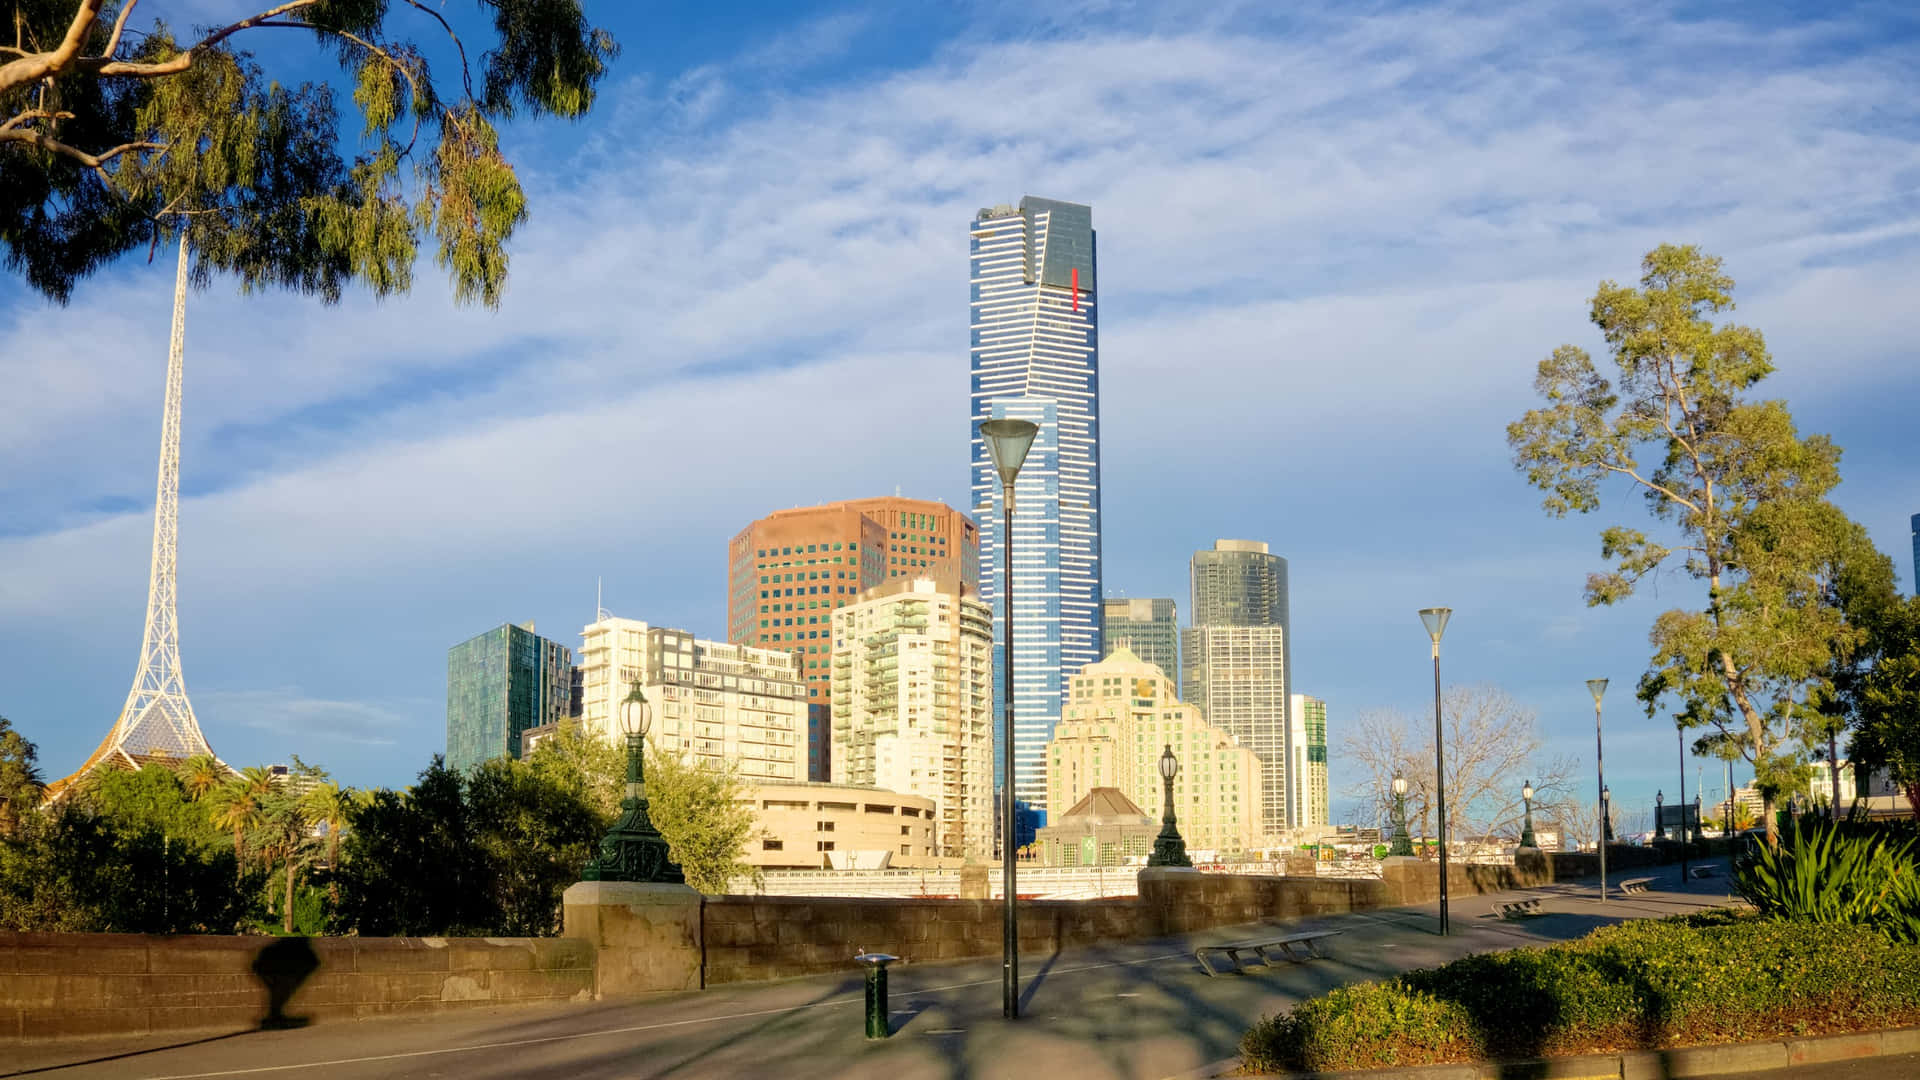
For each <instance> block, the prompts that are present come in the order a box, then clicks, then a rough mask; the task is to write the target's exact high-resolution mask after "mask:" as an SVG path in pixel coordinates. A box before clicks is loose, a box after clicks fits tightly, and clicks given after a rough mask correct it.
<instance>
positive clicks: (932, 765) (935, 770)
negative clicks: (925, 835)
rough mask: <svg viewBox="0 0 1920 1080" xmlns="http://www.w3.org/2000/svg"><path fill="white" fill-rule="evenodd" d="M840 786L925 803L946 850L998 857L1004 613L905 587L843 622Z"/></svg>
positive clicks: (922, 587)
mask: <svg viewBox="0 0 1920 1080" xmlns="http://www.w3.org/2000/svg"><path fill="white" fill-rule="evenodd" d="M831 760H832V770H833V782H834V783H836V784H866V785H872V786H875V787H879V788H883V789H886V790H888V791H897V792H900V793H902V794H909V795H921V796H925V797H926V798H928V799H931V800H933V802H934V805H935V813H936V819H935V820H936V822H937V826H936V828H935V840H936V850H937V851H938V853H939V854H940V855H942V856H945V857H951V858H963V857H966V856H970V855H971V856H978V857H982V858H985V857H989V856H991V855H992V853H993V612H992V611H991V610H989V609H988V608H987V606H986V605H985V604H983V603H981V602H979V601H978V600H975V599H973V598H972V596H971V593H970V592H962V591H960V590H958V589H956V588H955V587H954V585H953V584H951V583H949V582H943V581H936V580H934V579H931V578H901V579H898V580H895V581H890V582H888V583H886V584H884V585H880V586H877V587H875V588H872V589H868V590H867V591H865V592H863V593H861V594H860V596H859V597H858V598H856V599H855V600H854V602H853V603H851V604H849V605H848V606H846V607H843V608H841V609H839V610H837V611H835V612H834V613H833V751H832V757H831Z"/></svg>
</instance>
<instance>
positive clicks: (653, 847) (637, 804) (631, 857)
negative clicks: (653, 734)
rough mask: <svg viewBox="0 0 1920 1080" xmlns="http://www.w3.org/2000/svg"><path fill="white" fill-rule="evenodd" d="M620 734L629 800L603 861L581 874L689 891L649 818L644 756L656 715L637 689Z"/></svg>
mask: <svg viewBox="0 0 1920 1080" xmlns="http://www.w3.org/2000/svg"><path fill="white" fill-rule="evenodd" d="M619 716H620V730H621V731H622V732H623V733H625V735H626V736H627V795H626V798H624V799H622V800H621V801H620V810H621V814H620V820H618V821H616V822H614V823H613V828H611V829H608V830H607V835H606V836H604V837H602V838H601V840H600V855H599V857H598V858H595V859H593V860H591V861H589V862H588V863H587V865H586V866H585V867H584V868H582V869H581V871H580V877H581V879H582V880H585V881H646V882H655V883H670V884H675V885H684V884H686V881H687V876H686V874H684V873H682V872H681V870H680V865H679V864H678V863H676V862H674V861H673V859H672V858H671V857H670V855H669V854H668V850H667V841H666V838H665V837H662V836H661V835H660V830H658V829H656V828H654V827H653V822H652V820H651V819H649V818H648V817H647V789H646V773H645V766H644V764H643V758H642V751H643V750H644V749H645V746H646V739H647V727H648V724H649V722H650V721H651V719H652V710H651V709H649V708H648V706H647V696H646V695H645V694H643V693H641V692H640V687H639V685H638V684H635V685H634V687H633V689H632V691H631V692H629V693H628V694H627V697H626V700H625V701H622V702H621V703H620V713H619Z"/></svg>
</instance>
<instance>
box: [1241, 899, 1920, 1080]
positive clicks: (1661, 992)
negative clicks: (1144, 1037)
mask: <svg viewBox="0 0 1920 1080" xmlns="http://www.w3.org/2000/svg"><path fill="white" fill-rule="evenodd" d="M1916 1020H1920V945H1911V944H1901V943H1896V942H1892V941H1889V940H1887V939H1886V938H1885V937H1883V936H1881V935H1879V934H1876V933H1873V932H1871V931H1868V930H1864V929H1861V928H1857V927H1845V926H1818V925H1811V924H1807V923H1792V922H1774V921H1768V920H1762V919H1757V918H1751V917H1741V916H1734V915H1731V914H1728V913H1724V912H1716V913H1709V914H1706V915H1692V916H1681V917H1677V918H1672V919H1662V920H1658V921H1653V920H1643V921H1638V922H1632V923H1624V924H1622V925H1619V926H1611V927H1607V928H1605V929H1602V930H1596V931H1594V932H1593V933H1591V934H1589V935H1587V936H1586V937H1584V938H1581V939H1580V940H1578V941H1572V942H1567V943H1565V944H1561V945H1553V946H1548V947H1544V948H1540V947H1536V948H1524V949H1515V950H1513V951H1510V952H1500V953H1482V954H1479V955H1475V956H1469V957H1466V958H1465V959H1462V960H1457V961H1455V962H1453V963H1451V964H1448V965H1446V966H1445V967H1441V968H1434V969H1430V970H1424V971H1413V972H1408V973H1407V974H1405V975H1402V976H1401V977H1399V978H1397V979H1394V980H1391V981H1389V982H1384V983H1362V984H1358V985H1354V986H1348V987H1343V988H1341V989H1338V990H1335V991H1333V992H1331V993H1329V994H1326V995H1323V996H1321V997H1317V998H1314V999H1312V1000H1310V1001H1306V1002H1303V1003H1301V1004H1300V1005H1299V1006H1297V1007H1295V1008H1294V1010H1293V1011H1292V1012H1291V1013H1288V1014H1286V1015H1282V1016H1271V1017H1267V1018H1265V1019H1263V1020H1261V1021H1260V1022H1259V1023H1258V1024H1255V1025H1254V1026H1253V1028H1252V1029H1251V1030H1249V1031H1248V1032H1247V1033H1246V1035H1245V1036H1244V1037H1243V1038H1242V1039H1241V1041H1240V1053H1241V1060H1242V1064H1243V1065H1244V1066H1245V1068H1246V1069H1247V1071H1249V1072H1276V1071H1282V1070H1288V1069H1302V1070H1309V1069H1318V1070H1329V1071H1332V1070H1341V1069H1369V1068H1381V1067H1389V1066H1397V1065H1427V1064H1440V1063H1447V1062H1461V1061H1484V1060H1516V1059H1525V1058H1534V1057H1543V1056H1555V1055H1561V1054H1582V1053H1595V1052H1600V1051H1608V1050H1623V1049H1652V1048H1658V1047H1666V1046H1685V1045H1695V1044H1700V1043H1726V1042H1744V1041H1749V1040H1756V1039H1770V1038H1781V1037H1797V1036H1802V1035H1809V1034H1823V1033H1827V1032H1834V1031H1856V1030H1863V1029H1868V1028H1877V1027H1888V1026H1896V1025H1903V1024H1909V1023H1913V1022H1915V1021H1916Z"/></svg>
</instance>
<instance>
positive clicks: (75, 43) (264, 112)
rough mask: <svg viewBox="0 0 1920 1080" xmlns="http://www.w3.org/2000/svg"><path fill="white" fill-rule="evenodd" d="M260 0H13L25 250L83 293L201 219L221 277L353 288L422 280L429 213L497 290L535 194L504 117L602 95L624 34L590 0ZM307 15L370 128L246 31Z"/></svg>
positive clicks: (3, 224)
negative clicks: (208, 4) (187, 17)
mask: <svg viewBox="0 0 1920 1080" xmlns="http://www.w3.org/2000/svg"><path fill="white" fill-rule="evenodd" d="M261 3H262V7H261V8H260V10H257V11H255V12H253V13H251V14H248V15H246V16H245V17H243V18H239V19H235V20H234V21H232V22H228V23H226V24H224V25H218V26H212V27H207V28H204V29H197V30H195V31H194V32H192V33H190V34H184V35H177V34H176V31H175V28H174V27H172V26H169V25H168V24H167V23H166V22H165V21H163V20H161V19H159V18H154V19H151V20H145V21H144V22H143V19H142V16H145V15H148V14H150V13H152V12H153V11H154V10H155V9H157V8H160V7H162V6H163V5H161V4H157V3H148V4H144V5H143V4H142V2H141V0H13V2H12V3H11V4H8V5H6V6H5V7H0V11H4V12H5V14H6V15H7V16H8V18H7V19H6V21H5V24H4V25H0V248H4V249H5V253H6V265H7V267H8V269H9V270H10V271H12V272H15V273H18V274H19V275H21V276H22V277H23V278H24V279H25V280H26V281H27V283H28V284H29V285H30V286H32V287H33V288H34V289H36V290H38V291H39V292H41V293H42V294H44V295H46V296H47V297H49V298H51V299H53V300H56V301H59V302H61V303H64V302H66V301H67V300H68V299H69V298H70V297H71V296H72V293H73V290H74V287H75V285H76V283H77V282H79V281H80V280H81V279H82V278H84V277H86V276H87V275H88V274H90V273H92V272H94V271H96V270H98V269H100V268H101V267H102V266H104V265H106V264H108V263H109V262H111V261H112V260H114V259H115V258H118V257H119V256H121V255H124V254H126V253H128V252H130V251H133V250H136V249H140V248H147V249H149V250H150V249H151V248H152V247H153V246H156V245H157V244H159V243H160V242H161V241H163V240H171V239H175V238H177V237H178V235H179V234H180V233H181V232H182V231H184V232H185V233H186V234H187V235H186V241H187V242H188V244H189V246H190V247H191V248H192V250H193V252H194V254H195V257H196V259H195V264H194V270H193V275H194V278H195V281H196V283H198V284H200V285H202V286H204V285H205V284H206V283H207V282H208V281H209V280H210V278H211V275H212V273H213V272H214V271H216V270H218V271H223V272H226V273H230V274H233V275H234V276H236V277H237V278H238V279H239V281H240V284H241V287H242V288H243V289H247V290H253V289H264V288H288V289H294V290H297V291H300V292H303V293H308V294H315V295H318V296H320V297H321V298H323V299H324V300H326V301H328V302H333V301H337V300H338V299H339V298H340V295H341V290H342V288H343V286H344V285H346V284H347V283H348V282H359V283H361V284H363V285H365V286H366V287H368V288H369V289H371V290H372V291H373V293H374V294H375V295H377V296H386V295H390V294H394V293H401V292H405V291H406V290H407V289H408V288H409V287H410V285H411V283H412V268H413V263H414V256H415V253H416V250H417V248H418V244H419V241H420V236H421V234H422V233H423V232H425V233H428V234H431V236H432V238H433V241H434V243H435V258H436V261H437V262H438V263H439V265H440V266H441V267H442V268H443V269H445V270H446V272H447V273H448V274H449V276H450V277H451V278H452V282H453V291H454V296H455V297H456V299H458V300H459V301H461V302H463V303H464V302H471V301H474V300H478V301H480V302H482V303H485V304H487V305H489V306H493V305H497V304H498V303H499V301H500V297H501V290H502V289H503V288H504V286H505V284H506V278H507V254H506V242H507V240H508V238H509V237H510V236H511V235H512V234H513V231H514V229H515V228H516V227H517V226H518V225H520V224H521V222H523V221H524V220H525V219H526V214H527V208H526V198H525V194H524V192H523V191H522V189H521V186H520V182H519V179H518V177H517V175H516V174H515V171H514V168H513V165H512V164H511V163H510V162H509V161H508V160H507V157H506V155H505V154H504V153H503V152H502V151H501V148H500V139H499V135H498V132H497V131H496V127H495V125H496V124H497V123H499V122H501V121H503V120H505V119H507V118H509V117H513V116H517V115H522V114H526V115H532V116H535V117H542V116H553V117H565V118H573V117H579V116H582V115H584V114H585V113H586V112H587V111H588V110H589V109H590V108H591V107H592V105H593V103H594V98H595V93H596V89H597V87H598V84H599V82H600V80H601V79H602V78H603V77H604V75H605V73H606V70H607V67H606V65H607V62H608V61H609V60H610V59H611V58H612V57H613V56H614V55H615V54H616V52H617V48H616V46H615V43H614V41H613V39H612V38H611V36H610V35H608V34H607V33H606V32H605V31H603V30H599V29H596V28H594V27H593V26H591V25H590V24H588V22H587V21H586V18H585V16H584V15H583V13H582V12H581V9H580V5H579V3H578V2H577V0H476V3H475V4H474V8H475V10H476V11H477V18H463V17H462V16H460V15H458V14H454V15H453V16H452V17H451V18H450V17H449V15H448V14H444V13H443V12H444V11H445V7H444V5H443V4H442V3H438V2H436V3H427V2H425V0H284V2H280V3H269V2H268V0H261ZM136 9H138V12H139V14H136ZM242 10H244V9H242ZM481 22H484V24H486V26H485V30H484V31H482V32H480V33H479V34H474V33H473V31H474V30H477V29H479V26H478V25H477V24H479V23H481ZM470 23H471V24H473V25H470ZM457 30H458V31H460V32H456V31H457ZM8 31H11V33H8ZM288 32H292V33H293V34H297V35H301V36H304V37H305V38H307V39H308V40H309V41H310V42H311V43H312V44H313V46H314V48H315V49H316V50H317V51H319V52H320V53H321V54H322V55H325V56H330V57H331V58H332V59H334V60H335V61H337V62H338V63H339V65H340V67H341V68H342V69H343V72H344V76H345V79H346V81H348V82H350V83H351V85H352V95H351V96H352V101H353V104H354V106H355V108H356V110H357V112H358V114H359V121H360V123H359V125H358V127H359V129H360V130H359V132H358V138H357V139H356V138H354V137H353V135H352V134H348V135H345V136H343V135H342V133H341V132H340V131H339V130H338V128H337V126H336V123H337V116H336V108H335V95H334V91H333V88H332V87H331V86H330V85H328V84H327V83H325V82H319V81H303V82H299V83H297V84H295V83H293V82H292V80H290V79H287V78H281V77H277V76H276V74H275V73H274V72H272V71H269V70H268V69H267V68H266V67H265V66H263V65H262V64H261V63H260V62H259V61H257V60H256V59H255V58H254V57H253V56H252V55H251V54H249V53H248V52H244V51H241V49H240V46H241V45H242V44H243V43H245V42H248V41H251V40H254V39H256V38H258V37H260V36H261V35H267V34H276V35H277V34H286V33H288ZM463 34H464V35H468V36H473V37H474V38H475V40H474V42H473V44H474V45H476V46H480V45H484V46H485V49H484V51H481V52H478V53H475V52H471V51H469V43H468V40H467V38H466V36H463ZM422 35H424V36H422ZM429 53H433V54H434V55H436V56H437V57H440V58H442V59H441V60H440V61H437V69H436V68H435V67H430V66H429V64H428V55H429ZM356 151H359V152H356Z"/></svg>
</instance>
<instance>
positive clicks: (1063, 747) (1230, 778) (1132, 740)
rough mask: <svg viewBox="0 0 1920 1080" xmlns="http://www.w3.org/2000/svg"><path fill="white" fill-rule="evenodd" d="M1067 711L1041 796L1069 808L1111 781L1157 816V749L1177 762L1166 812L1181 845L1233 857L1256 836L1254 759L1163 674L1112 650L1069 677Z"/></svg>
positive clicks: (1161, 791)
mask: <svg viewBox="0 0 1920 1080" xmlns="http://www.w3.org/2000/svg"><path fill="white" fill-rule="evenodd" d="M1065 713H1066V715H1065V716H1064V717H1063V718H1062V719H1061V721H1060V726H1059V727H1058V728H1056V729H1055V730H1054V734H1053V741H1052V742H1049V743H1048V744H1047V798H1048V800H1049V805H1052V806H1073V805H1074V804H1075V803H1077V802H1079V801H1080V800H1081V799H1082V798H1084V797H1086V795H1087V793H1088V792H1090V791H1092V790H1093V789H1094V788H1100V787H1112V788H1119V789H1120V791H1121V793H1122V794H1124V795H1125V796H1126V797H1127V798H1129V799H1131V800H1132V801H1133V802H1134V804H1135V805H1137V806H1139V807H1141V808H1142V809H1144V810H1146V811H1147V812H1149V813H1151V814H1152V815H1153V817H1154V819H1155V820H1158V819H1159V817H1160V815H1161V814H1162V813H1164V812H1165V810H1166V790H1165V786H1164V782H1163V781H1162V779H1161V777H1160V754H1161V752H1162V751H1163V750H1165V749H1167V748H1171V749H1172V750H1173V754H1174V757H1175V758H1177V759H1178V760H1179V762H1180V773H1179V775H1178V776H1176V777H1175V778H1174V784H1173V799H1174V814H1175V816H1176V818H1177V819H1178V827H1179V829H1180V835H1181V837H1182V838H1183V839H1185V840H1186V842H1187V850H1188V851H1190V852H1192V851H1209V852H1215V853H1218V854H1231V853H1235V852H1242V851H1246V850H1248V849H1250V848H1252V847H1254V846H1255V845H1256V844H1257V842H1258V841H1259V839H1260V837H1261V835H1262V827H1261V805H1262V799H1261V794H1262V791H1261V783H1262V779H1261V762H1260V759H1259V758H1258V757H1257V756H1255V754H1254V752H1253V751H1252V750H1250V749H1248V748H1247V747H1246V746H1243V745H1242V744H1241V741H1240V740H1239V739H1238V738H1236V737H1235V736H1234V735H1233V734H1232V733H1230V732H1228V731H1226V730H1224V729H1223V728H1221V727H1219V726H1218V725H1215V724H1210V723H1208V722H1207V721H1206V720H1205V719H1203V718H1202V717H1201V715H1200V710H1199V709H1197V708H1195V707H1194V706H1192V705H1188V704H1185V703H1183V702H1182V701H1181V700H1180V698H1179V695H1178V694H1177V693H1176V692H1175V690H1174V685H1173V681H1172V680H1170V679H1168V678H1167V677H1166V673H1165V672H1162V671H1161V670H1160V669H1159V668H1157V667H1155V666H1154V665H1152V664H1149V663H1146V662H1145V661H1143V660H1141V659H1140V658H1139V657H1137V656H1135V655H1133V652H1132V650H1130V649H1125V648H1121V649H1116V650H1114V651H1113V653H1112V654H1111V655H1109V656H1108V657H1107V658H1106V659H1105V660H1102V661H1100V662H1099V663H1097V664H1088V665H1087V666H1086V667H1083V668H1081V669H1080V673H1079V674H1078V675H1075V676H1074V677H1073V678H1072V679H1071V680H1069V682H1068V698H1067V706H1066V709H1065Z"/></svg>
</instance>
